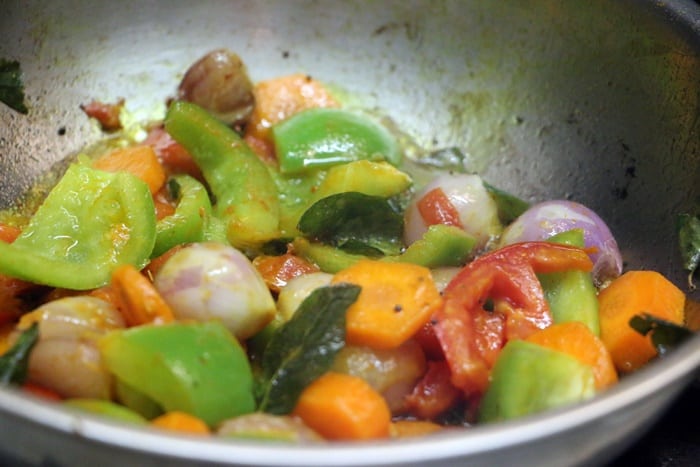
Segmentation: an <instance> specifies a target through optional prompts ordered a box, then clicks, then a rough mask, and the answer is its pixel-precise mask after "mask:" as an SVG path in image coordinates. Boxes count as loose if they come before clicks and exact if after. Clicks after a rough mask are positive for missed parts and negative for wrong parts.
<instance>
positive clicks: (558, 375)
mask: <svg viewBox="0 0 700 467" xmlns="http://www.w3.org/2000/svg"><path fill="white" fill-rule="evenodd" d="M594 393H595V378H594V376H593V368H591V367H590V366H589V365H586V364H584V363H581V362H580V361H579V360H577V359H576V358H574V357H572V356H570V355H567V354H565V353H563V352H557V351H555V350H551V349H548V348H545V347H542V346H540V345H537V344H533V343H531V342H527V341H521V340H513V341H509V342H508V343H507V344H506V345H505V347H503V350H501V353H500V354H499V356H498V359H497V360H496V364H495V365H494V367H493V369H492V370H491V383H490V384H489V387H488V389H487V390H486V393H485V394H484V397H483V399H482V400H481V406H480V409H479V410H480V413H479V421H481V422H495V421H499V420H508V419H512V418H517V417H522V416H524V415H529V414H533V413H537V412H541V411H543V410H547V409H551V408H554V407H559V406H562V405H564V404H571V403H575V402H579V401H583V400H585V399H587V398H589V397H592V396H593V395H594Z"/></svg>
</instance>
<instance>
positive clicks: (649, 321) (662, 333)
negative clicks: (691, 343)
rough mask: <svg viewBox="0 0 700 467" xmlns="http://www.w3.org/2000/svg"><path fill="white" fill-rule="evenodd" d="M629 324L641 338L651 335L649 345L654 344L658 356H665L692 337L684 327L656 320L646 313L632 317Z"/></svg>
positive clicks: (691, 333)
mask: <svg viewBox="0 0 700 467" xmlns="http://www.w3.org/2000/svg"><path fill="white" fill-rule="evenodd" d="M629 324H630V326H631V327H632V329H634V330H635V331H637V332H638V333H640V334H641V335H643V336H646V335H647V334H649V333H651V343H652V344H654V347H655V348H656V351H657V352H658V353H659V355H666V354H667V353H668V352H669V351H671V350H673V349H675V348H676V347H678V346H680V345H681V344H682V343H683V342H685V340H686V339H689V338H690V337H692V336H693V335H694V333H693V332H692V331H691V330H690V329H688V328H686V327H683V326H679V325H677V324H676V323H672V322H670V321H666V320H663V319H659V318H656V317H655V316H652V315H650V314H648V313H644V314H641V315H636V316H633V317H632V319H630V323H629Z"/></svg>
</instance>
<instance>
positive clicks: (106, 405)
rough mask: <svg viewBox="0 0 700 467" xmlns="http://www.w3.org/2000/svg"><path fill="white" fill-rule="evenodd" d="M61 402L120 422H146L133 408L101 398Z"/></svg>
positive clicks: (139, 423)
mask: <svg viewBox="0 0 700 467" xmlns="http://www.w3.org/2000/svg"><path fill="white" fill-rule="evenodd" d="M63 404H64V405H67V406H69V407H73V408H76V409H79V410H82V411H85V412H89V413H92V414H94V415H104V416H105V417H109V418H113V419H115V420H119V421H122V422H129V423H136V424H138V425H141V424H144V425H145V424H146V423H147V422H146V419H145V418H143V417H142V416H141V415H139V414H137V413H136V412H134V411H133V410H130V409H127V408H126V407H124V406H122V405H119V404H115V403H114V402H110V401H106V400H103V399H81V398H75V399H66V400H65V401H64V402H63Z"/></svg>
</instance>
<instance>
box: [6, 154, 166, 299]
mask: <svg viewBox="0 0 700 467" xmlns="http://www.w3.org/2000/svg"><path fill="white" fill-rule="evenodd" d="M155 232H156V219H155V209H154V206H153V198H152V197H151V192H150V191H149V189H148V186H147V185H146V184H145V183H144V182H143V181H141V180H140V179H138V178H137V177H134V176H133V175H130V174H128V173H124V172H120V173H108V172H103V171H101V170H95V169H92V168H90V167H87V166H85V165H81V164H73V165H71V166H70V167H69V168H68V170H67V171H66V173H65V174H64V176H63V177H62V178H61V180H60V181H59V182H58V184H57V185H56V186H55V187H54V188H53V190H51V192H50V193H49V195H48V196H47V198H46V200H44V202H43V203H42V205H41V206H40V207H39V209H38V210H37V211H36V213H35V214H34V216H32V218H31V219H30V221H29V225H27V227H26V228H25V229H24V230H23V232H22V234H21V235H20V236H19V237H18V238H17V239H16V240H15V241H14V242H13V243H11V244H8V243H4V242H0V273H2V274H6V275H8V276H11V277H16V278H19V279H24V280H27V281H30V282H34V283H37V284H43V285H49V286H52V287H61V288H66V289H74V290H85V289H92V288H95V287H99V286H102V285H104V284H106V283H107V282H109V280H110V278H111V275H112V271H113V270H114V269H115V268H116V267H117V266H119V265H121V264H133V265H134V266H136V267H137V268H139V269H140V268H141V267H143V266H144V265H145V264H146V263H147V262H148V260H149V258H150V255H151V251H152V250H153V245H154V242H155Z"/></svg>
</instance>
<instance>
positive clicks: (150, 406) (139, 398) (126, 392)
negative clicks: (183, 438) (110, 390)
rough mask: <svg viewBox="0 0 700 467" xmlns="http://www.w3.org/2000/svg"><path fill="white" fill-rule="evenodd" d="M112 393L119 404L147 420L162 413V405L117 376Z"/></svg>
mask: <svg viewBox="0 0 700 467" xmlns="http://www.w3.org/2000/svg"><path fill="white" fill-rule="evenodd" d="M114 393H115V395H116V399H117V401H119V403H120V404H121V405H123V406H124V407H126V408H127V409H131V410H133V411H134V412H136V413H137V414H139V415H141V416H142V417H145V418H147V419H148V420H151V419H153V418H156V417H157V416H159V415H161V414H162V413H163V409H162V407H161V406H160V405H158V403H156V401H154V400H153V399H151V398H150V397H148V396H147V395H145V394H143V393H142V392H139V391H137V390H136V389H134V388H132V387H131V386H129V385H128V384H126V383H125V382H124V381H122V380H120V379H118V378H117V379H116V381H115V384H114Z"/></svg>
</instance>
